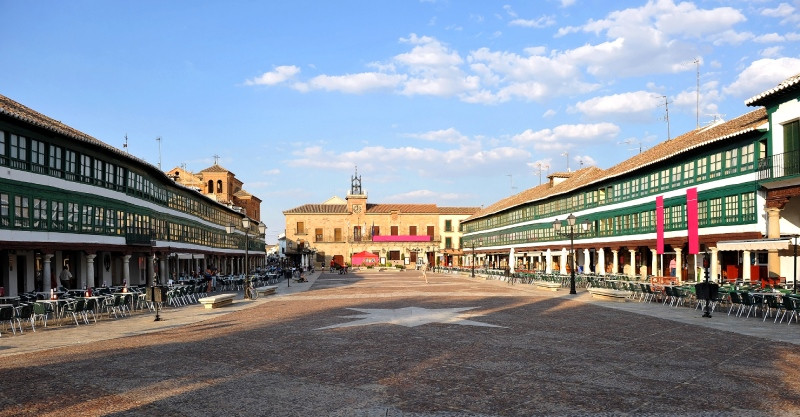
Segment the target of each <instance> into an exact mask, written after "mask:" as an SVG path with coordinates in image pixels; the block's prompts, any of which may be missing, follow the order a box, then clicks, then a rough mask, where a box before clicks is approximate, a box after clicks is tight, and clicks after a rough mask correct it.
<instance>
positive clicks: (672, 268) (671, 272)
mask: <svg viewBox="0 0 800 417" xmlns="http://www.w3.org/2000/svg"><path fill="white" fill-rule="evenodd" d="M675 264H676V262H675V258H672V260H671V261H669V276H671V277H675V276H677V275H675V266H676V265H675Z"/></svg>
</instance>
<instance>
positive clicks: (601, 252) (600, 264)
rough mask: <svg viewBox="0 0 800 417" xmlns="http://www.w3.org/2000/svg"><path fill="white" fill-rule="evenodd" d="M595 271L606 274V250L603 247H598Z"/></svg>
mask: <svg viewBox="0 0 800 417" xmlns="http://www.w3.org/2000/svg"><path fill="white" fill-rule="evenodd" d="M595 271H596V272H597V273H598V274H599V275H605V274H606V251H605V249H603V248H600V249H597V265H596V266H595Z"/></svg>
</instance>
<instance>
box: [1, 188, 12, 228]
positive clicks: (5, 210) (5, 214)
mask: <svg viewBox="0 0 800 417" xmlns="http://www.w3.org/2000/svg"><path fill="white" fill-rule="evenodd" d="M10 224H11V221H10V216H9V203H8V194H0V226H3V227H8V226H9V225H10Z"/></svg>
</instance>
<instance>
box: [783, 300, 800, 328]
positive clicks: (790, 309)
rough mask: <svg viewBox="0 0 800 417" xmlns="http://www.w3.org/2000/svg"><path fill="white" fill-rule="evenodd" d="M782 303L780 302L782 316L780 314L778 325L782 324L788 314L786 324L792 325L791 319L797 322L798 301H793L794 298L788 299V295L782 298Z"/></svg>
mask: <svg viewBox="0 0 800 417" xmlns="http://www.w3.org/2000/svg"><path fill="white" fill-rule="evenodd" d="M782 301H783V302H782V304H783V314H781V321H780V322H779V323H783V318H784V317H786V313H790V314H789V321H787V322H786V323H787V324H792V319H794V321H795V322H797V308H798V307H797V303H798V300H797V299H795V298H792V297H789V296H788V295H785V296H784V297H783V300H782Z"/></svg>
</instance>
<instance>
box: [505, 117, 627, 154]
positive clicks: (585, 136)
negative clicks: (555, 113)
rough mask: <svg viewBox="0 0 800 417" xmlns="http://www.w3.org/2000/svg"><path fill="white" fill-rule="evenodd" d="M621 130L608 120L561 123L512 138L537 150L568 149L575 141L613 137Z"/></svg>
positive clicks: (519, 143) (528, 131)
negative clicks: (589, 122) (586, 122)
mask: <svg viewBox="0 0 800 417" xmlns="http://www.w3.org/2000/svg"><path fill="white" fill-rule="evenodd" d="M619 132H620V128H619V126H617V125H615V124H613V123H608V122H603V123H595V124H576V125H560V126H556V127H555V128H553V129H542V130H538V131H533V130H531V129H528V130H526V131H524V132H522V133H520V134H518V135H515V136H514V137H512V138H511V140H512V142H514V143H516V144H518V145H521V146H527V145H532V146H533V148H534V149H536V150H555V149H568V148H570V147H572V146H574V143H575V142H586V141H593V140H607V139H612V138H614V137H616V136H617V135H618V134H619Z"/></svg>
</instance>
